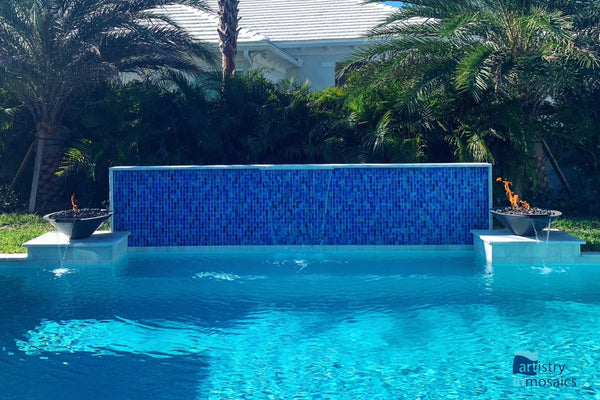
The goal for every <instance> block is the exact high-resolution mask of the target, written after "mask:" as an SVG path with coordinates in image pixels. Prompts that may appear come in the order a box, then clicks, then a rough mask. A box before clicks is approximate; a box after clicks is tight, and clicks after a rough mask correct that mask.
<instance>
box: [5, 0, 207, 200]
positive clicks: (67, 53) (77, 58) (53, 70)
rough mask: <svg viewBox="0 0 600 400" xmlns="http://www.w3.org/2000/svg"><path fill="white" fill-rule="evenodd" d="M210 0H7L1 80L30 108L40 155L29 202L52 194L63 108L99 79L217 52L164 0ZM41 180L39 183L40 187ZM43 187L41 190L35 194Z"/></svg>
mask: <svg viewBox="0 0 600 400" xmlns="http://www.w3.org/2000/svg"><path fill="white" fill-rule="evenodd" d="M172 3H177V4H185V5H189V6H194V7H199V8H205V6H204V3H203V2H202V1H201V0H3V1H2V2H1V3H0V85H1V86H2V87H3V88H5V89H6V90H7V91H9V92H11V93H13V94H14V95H15V96H16V98H18V99H19V100H20V101H21V102H22V103H23V104H24V106H25V107H26V108H27V109H28V110H29V111H30V113H31V115H32V116H33V118H34V120H35V125H36V134H35V139H36V157H35V165H34V176H33V180H32V186H31V195H30V201H29V210H30V211H34V210H35V209H36V203H37V200H38V197H40V200H43V201H51V194H52V191H53V190H55V187H56V179H55V175H54V172H55V171H56V170H57V168H58V166H59V164H60V160H61V157H62V152H63V151H64V147H65V141H66V140H67V137H68V130H67V129H66V127H64V126H63V117H64V115H65V112H67V111H68V109H69V107H70V106H71V105H72V104H73V102H74V101H75V100H77V99H78V98H79V96H80V95H81V94H82V93H84V92H85V91H87V90H89V89H90V88H91V87H93V86H94V85H96V84H97V83H98V82H100V81H106V80H116V79H119V78H122V73H132V74H131V75H130V76H129V77H130V78H131V77H134V76H140V75H141V76H148V75H151V76H155V77H157V76H160V75H161V74H162V73H164V72H167V71H170V70H178V71H182V72H185V73H188V74H197V73H199V72H200V70H199V67H198V64H197V62H196V61H195V60H194V58H199V59H201V60H206V61H209V60H211V59H212V54H211V53H210V52H209V51H208V50H207V47H205V46H204V45H202V44H199V43H196V42H194V41H193V40H192V38H191V37H190V36H189V35H188V34H187V33H186V32H185V31H183V30H182V29H180V28H179V27H178V26H177V25H176V24H174V23H173V22H172V21H171V20H170V19H169V18H168V17H167V16H166V14H165V13H162V12H161V7H162V6H165V5H168V4H172ZM38 187H39V189H38ZM38 195H39V196H38Z"/></svg>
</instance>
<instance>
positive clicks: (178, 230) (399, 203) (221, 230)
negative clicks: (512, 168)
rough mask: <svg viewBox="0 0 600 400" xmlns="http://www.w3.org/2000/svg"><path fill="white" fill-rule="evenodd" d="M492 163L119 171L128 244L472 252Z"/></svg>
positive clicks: (119, 203)
mask: <svg viewBox="0 0 600 400" xmlns="http://www.w3.org/2000/svg"><path fill="white" fill-rule="evenodd" d="M490 171H491V166H490V165H488V164H440V165H427V166H423V165H401V164H399V165H386V166H382V165H372V166H364V165H354V166H353V165H344V166H329V165H323V166H314V165H313V166H306V167H305V168H299V167H298V166H287V167H286V166H273V167H268V166H245V167H239V166H235V167H174V168H170V167H164V168H162V167H152V168H142V167H139V168H128V167H117V168H111V171H110V174H111V207H112V210H113V211H114V213H115V214H114V216H113V225H112V226H113V230H115V231H129V232H131V236H130V237H129V245H130V246H133V247H146V246H224V245H226V246H234V245H464V244H472V243H473V241H472V235H471V233H470V231H471V229H488V228H489V212H488V210H489V208H490V204H491V203H490V185H491V179H490V176H491V175H490Z"/></svg>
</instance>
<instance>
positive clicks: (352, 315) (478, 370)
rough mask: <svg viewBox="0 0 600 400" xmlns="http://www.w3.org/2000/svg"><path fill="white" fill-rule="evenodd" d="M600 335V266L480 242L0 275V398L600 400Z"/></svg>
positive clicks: (201, 257)
mask: <svg viewBox="0 0 600 400" xmlns="http://www.w3.org/2000/svg"><path fill="white" fill-rule="evenodd" d="M599 331H600V266H581V265H579V266H543V265H538V266H525V265H515V266H502V267H496V268H494V269H491V268H487V267H486V266H484V265H480V264H478V263H477V262H476V261H475V260H474V258H473V255H472V253H471V252H450V253H432V252H425V253H402V252H381V253H375V252H350V253H342V252H281V253H276V252H269V253H267V252H265V253H260V252H248V253H244V252H236V253H209V254H199V253H198V254H196V253H192V254H190V253H186V254H183V253H181V254H152V255H149V254H134V255H129V256H128V257H127V258H126V260H125V261H123V262H122V263H121V264H119V265H117V266H116V267H98V268H95V267H82V268H65V267H60V266H56V267H53V268H29V269H6V268H5V269H2V270H0V388H1V393H0V398H1V399H42V400H44V399H133V400H136V399H402V398H409V399H435V398H440V399H442V398H445V399H465V398H475V397H477V398H485V399H502V398H506V399H507V398H511V399H514V398H528V399H529V398H540V399H548V398H557V399H563V398H564V399H582V398H589V399H600V374H599V372H598V371H599V370H598V365H600V339H599V336H600V335H599ZM515 352H517V354H525V355H527V356H528V357H529V360H534V361H535V360H537V362H536V363H535V365H537V366H538V370H537V371H538V372H537V374H536V375H535V376H532V375H524V374H520V373H516V374H515V373H513V372H514V371H513V363H514V361H515ZM524 352H527V353H524ZM531 353H535V354H534V355H532V354H531ZM536 357H537V358H536ZM526 379H528V381H526ZM526 382H527V383H526Z"/></svg>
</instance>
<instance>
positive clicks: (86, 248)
mask: <svg viewBox="0 0 600 400" xmlns="http://www.w3.org/2000/svg"><path fill="white" fill-rule="evenodd" d="M128 236H129V232H110V231H100V232H95V233H94V234H93V235H92V236H90V237H89V238H86V239H78V240H69V239H68V238H67V237H66V236H65V235H63V234H62V233H59V232H56V231H53V232H48V233H45V234H43V235H42V236H39V237H37V238H35V239H32V240H30V241H28V242H26V243H24V244H23V247H26V248H27V262H26V263H27V264H28V265H42V266H57V265H58V266H85V265H113V264H115V263H117V262H118V261H119V260H120V259H121V258H122V257H123V256H125V255H126V254H127V237H128Z"/></svg>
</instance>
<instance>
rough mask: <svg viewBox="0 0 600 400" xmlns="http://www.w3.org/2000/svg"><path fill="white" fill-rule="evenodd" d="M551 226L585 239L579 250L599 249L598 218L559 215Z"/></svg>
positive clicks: (599, 223) (599, 232) (599, 226)
mask: <svg viewBox="0 0 600 400" xmlns="http://www.w3.org/2000/svg"><path fill="white" fill-rule="evenodd" d="M552 227H553V228H556V229H560V230H561V231H564V232H567V233H569V234H571V235H573V236H575V237H578V238H579V239H581V240H585V242H586V243H585V244H584V245H582V246H581V251H600V219H598V218H563V217H561V218H559V219H557V220H556V221H554V222H553V223H552Z"/></svg>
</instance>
